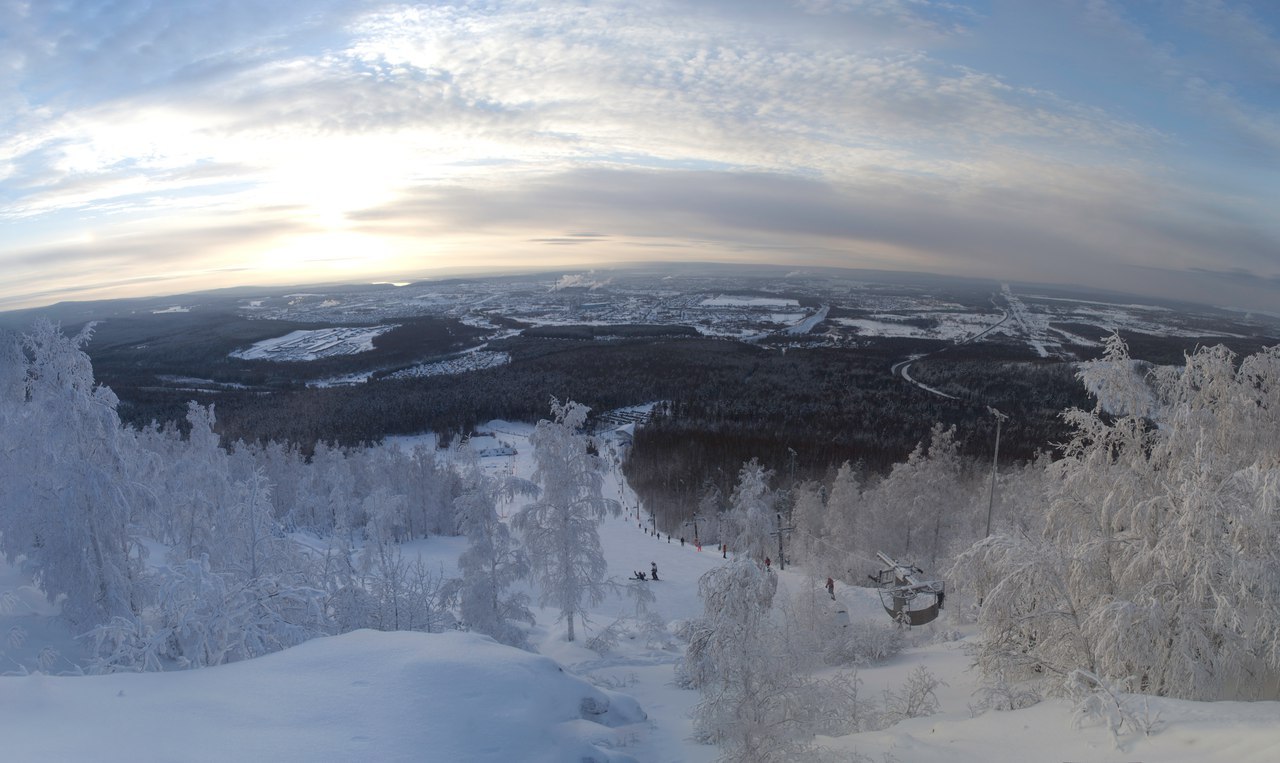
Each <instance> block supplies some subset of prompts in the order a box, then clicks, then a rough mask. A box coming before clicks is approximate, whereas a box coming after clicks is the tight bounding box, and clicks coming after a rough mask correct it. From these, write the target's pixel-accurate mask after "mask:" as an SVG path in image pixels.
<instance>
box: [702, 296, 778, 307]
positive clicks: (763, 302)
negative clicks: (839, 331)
mask: <svg viewBox="0 0 1280 763" xmlns="http://www.w3.org/2000/svg"><path fill="white" fill-rule="evenodd" d="M699 304H701V305H703V306H704V307H799V306H800V303H799V302H798V301H796V300H794V299H782V298H780V297H743V296H734V295H732V294H721V295H720V296H717V297H708V298H707V299H704V300H702V302H701V303H699Z"/></svg>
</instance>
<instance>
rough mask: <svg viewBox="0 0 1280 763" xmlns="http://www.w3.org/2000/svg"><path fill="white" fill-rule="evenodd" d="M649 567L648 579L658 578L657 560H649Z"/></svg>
mask: <svg viewBox="0 0 1280 763" xmlns="http://www.w3.org/2000/svg"><path fill="white" fill-rule="evenodd" d="M649 568H650V570H651V571H650V573H649V579H650V580H657V579H658V563H657V562H649Z"/></svg>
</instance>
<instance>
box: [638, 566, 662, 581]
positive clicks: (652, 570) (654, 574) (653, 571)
mask: <svg viewBox="0 0 1280 763" xmlns="http://www.w3.org/2000/svg"><path fill="white" fill-rule="evenodd" d="M635 579H636V580H657V579H658V563H657V562H649V574H648V575H647V576H646V575H645V574H644V570H637V571H636V574H635Z"/></svg>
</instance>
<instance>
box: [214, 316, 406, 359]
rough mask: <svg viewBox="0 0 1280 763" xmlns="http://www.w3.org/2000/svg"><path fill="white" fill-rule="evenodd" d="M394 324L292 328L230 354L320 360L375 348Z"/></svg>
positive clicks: (259, 357) (250, 356) (242, 356)
mask: <svg viewBox="0 0 1280 763" xmlns="http://www.w3.org/2000/svg"><path fill="white" fill-rule="evenodd" d="M393 328H396V327H395V326H393V325H386V326H337V327H334V328H327V329H314V330H299V331H291V332H289V333H288V334H285V335H284V336H279V337H276V338H274V339H264V340H262V341H261V342H257V343H255V344H254V345H253V346H252V347H249V348H248V349H244V350H236V351H234V352H232V353H231V357H233V358H240V359H241V360H277V361H297V360H317V359H319V358H332V357H336V356H339V355H355V354H357V353H361V352H369V351H371V350H372V349H373V340H374V338H375V337H377V336H380V335H382V334H385V333H386V332H388V331H390V330H391V329H393Z"/></svg>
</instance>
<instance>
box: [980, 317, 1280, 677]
mask: <svg viewBox="0 0 1280 763" xmlns="http://www.w3.org/2000/svg"><path fill="white" fill-rule="evenodd" d="M1132 374H1133V366H1132V364H1131V363H1129V362H1128V355H1127V351H1126V350H1125V349H1124V346H1123V343H1116V342H1113V343H1111V344H1110V345H1109V346H1108V351H1107V354H1106V355H1105V356H1104V358H1103V360H1102V361H1101V362H1099V363H1098V364H1094V365H1090V366H1086V368H1085V370H1084V371H1083V372H1082V374H1081V376H1082V377H1083V378H1085V379H1087V380H1089V382H1090V384H1091V386H1092V388H1093V389H1095V390H1098V391H1099V392H1101V393H1104V394H1107V393H1108V391H1110V392H1115V393H1116V394H1114V395H1111V396H1110V397H1099V402H1098V406H1097V407H1096V408H1095V409H1094V410H1093V411H1072V412H1070V413H1069V414H1068V420H1069V421H1070V422H1071V423H1072V424H1073V425H1074V426H1075V430H1076V431H1075V435H1074V436H1073V438H1072V439H1071V441H1070V442H1069V443H1068V445H1067V447H1066V453H1065V457H1064V458H1063V459H1062V460H1061V461H1060V462H1058V463H1056V464H1053V465H1051V466H1050V467H1049V470H1050V475H1051V482H1050V484H1049V487H1048V489H1047V491H1046V492H1047V498H1048V504H1047V513H1046V517H1045V522H1044V529H1043V531H1042V532H1041V533H1040V535H1039V536H1031V537H1027V536H1023V535H1019V534H1010V535H996V536H993V537H992V538H989V539H987V540H985V541H983V542H981V543H979V544H978V545H976V546H975V547H974V548H972V549H971V550H970V551H968V552H966V553H965V554H964V555H963V556H962V557H961V559H960V561H959V562H958V563H957V565H956V573H957V574H958V575H959V576H960V582H962V583H965V585H966V586H967V588H968V589H969V591H970V592H971V593H972V594H973V595H975V596H976V597H978V598H979V599H981V601H982V609H981V612H980V615H979V624H980V625H981V627H982V629H983V631H984V640H983V646H982V652H981V654H980V662H981V663H982V664H983V666H984V667H985V668H986V670H987V671H988V673H996V674H999V673H1002V672H1009V671H1013V672H1015V673H1022V674H1023V675H1025V674H1026V672H1025V671H1033V672H1034V673H1035V674H1039V675H1049V676H1054V677H1057V678H1059V679H1062V678H1065V677H1066V676H1068V675H1070V674H1071V672H1072V671H1073V670H1075V669H1083V670H1087V671H1088V672H1089V673H1091V674H1093V675H1096V676H1099V677H1101V678H1103V679H1106V680H1110V681H1118V680H1126V679H1132V681H1133V683H1132V686H1133V688H1134V689H1136V690H1141V691H1144V692H1149V693H1153V694H1159V695H1166V696H1174V697H1181V698H1188V699H1221V698H1237V697H1238V698H1252V697H1270V698H1274V697H1275V696H1277V695H1280V683H1278V679H1280V440H1277V439H1276V436H1275V435H1276V434H1277V431H1278V426H1280V348H1271V349H1269V350H1264V351H1263V352H1261V353H1259V354H1257V355H1254V356H1252V357H1249V358H1245V359H1244V360H1243V361H1242V362H1240V363H1239V364H1238V365H1237V364H1236V362H1235V359H1234V357H1233V356H1232V354H1231V353H1230V352H1229V351H1228V350H1227V349H1226V348H1223V347H1214V348H1205V349H1201V350H1199V351H1197V352H1195V353H1193V354H1191V355H1188V356H1187V359H1186V363H1185V365H1184V366H1183V367H1182V368H1180V369H1176V370H1173V369H1169V370H1162V371H1161V372H1159V373H1155V374H1152V376H1151V377H1150V378H1149V379H1148V381H1147V384H1149V386H1150V388H1151V392H1152V395H1151V397H1150V398H1148V397H1147V396H1145V395H1143V394H1139V392H1138V390H1137V388H1136V387H1135V384H1134V380H1133V378H1132ZM1112 376H1120V377H1121V378H1118V379H1116V378H1112ZM1131 405H1137V406H1138V413H1135V412H1134V411H1132V410H1129V406H1131ZM1108 412H1111V413H1108ZM1148 412H1150V413H1152V414H1153V415H1155V416H1157V420H1156V423H1157V426H1152V424H1151V422H1150V421H1149V420H1148V419H1146V418H1144V416H1143V415H1141V414H1146V413H1148Z"/></svg>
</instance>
